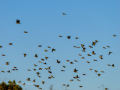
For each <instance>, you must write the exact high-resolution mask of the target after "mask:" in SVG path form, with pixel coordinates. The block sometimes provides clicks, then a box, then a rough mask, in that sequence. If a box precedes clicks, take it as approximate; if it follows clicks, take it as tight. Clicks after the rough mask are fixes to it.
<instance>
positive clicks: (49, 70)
mask: <svg viewBox="0 0 120 90" xmlns="http://www.w3.org/2000/svg"><path fill="white" fill-rule="evenodd" d="M62 14H63V15H66V14H65V13H62ZM16 24H21V23H20V20H16ZM24 33H28V32H27V31H24ZM113 36H114V37H116V35H113ZM59 37H62V36H59ZM67 38H68V39H70V38H71V36H67ZM75 39H78V37H75ZM96 43H98V41H97V40H95V41H94V42H92V45H91V46H90V45H89V48H93V46H95V45H96ZM9 45H12V43H9ZM38 47H42V45H38ZM73 47H74V48H80V47H77V46H73ZM81 47H82V49H83V50H82V52H86V51H85V50H86V48H85V45H83V44H81ZM0 48H3V46H0ZM48 48H51V47H49V46H48ZM103 48H104V49H106V47H103ZM107 48H110V46H107ZM44 51H45V52H47V51H48V50H46V49H45V50H44ZM51 51H52V52H54V51H56V49H54V48H52V50H51ZM111 53H112V52H108V55H110V54H111ZM91 54H93V55H96V53H95V51H92V52H91ZM91 54H87V56H91ZM23 55H24V57H26V56H27V54H26V53H24V54H23ZM78 55H79V56H81V59H85V57H82V55H81V54H78ZM2 56H6V55H5V54H2ZM34 57H38V55H37V54H35V56H34ZM48 58H49V57H45V59H46V60H47V59H48ZM99 58H100V59H103V55H100V56H99ZM45 59H43V58H42V59H41V61H39V63H42V61H44V60H45ZM93 61H97V60H95V59H94V60H93ZM66 62H70V61H69V60H66ZM74 62H78V61H77V60H74ZM56 63H61V61H59V60H56ZM87 63H90V62H89V61H87ZM43 64H47V63H46V62H45V63H43ZM70 64H74V63H73V62H70ZM6 65H9V62H6ZM34 66H35V67H36V66H37V65H36V64H34ZM108 66H112V67H114V64H112V65H110V64H108ZM62 67H63V68H66V66H62ZM42 69H43V68H39V70H42ZM45 69H46V70H48V73H50V74H52V71H51V67H48V68H45ZM12 70H13V71H14V70H18V69H17V67H13V69H12ZM27 70H28V71H31V70H30V69H27ZM33 70H34V71H36V69H33ZM89 70H93V69H91V68H90V69H89ZM61 71H62V72H63V71H65V70H61ZM77 71H78V70H77V69H76V68H75V69H74V70H73V72H74V73H77ZM94 71H95V73H97V72H98V71H97V70H94ZM1 72H3V73H4V72H5V71H1ZM7 72H8V73H10V70H9V71H7ZM101 72H102V73H104V71H101ZM36 74H37V76H38V77H41V76H40V75H39V74H40V73H39V72H36ZM82 75H86V74H82ZM97 75H98V76H100V75H101V74H99V73H97ZM51 78H54V76H53V75H50V76H49V77H48V79H51ZM79 78H80V77H79V76H78V75H76V76H73V79H77V81H80V79H79ZM73 79H71V80H70V81H71V82H72V81H73ZM26 80H27V81H31V80H30V78H27V79H26ZM32 82H36V81H35V79H34V80H33V81H32ZM41 82H42V84H45V81H41ZM18 83H21V81H19V82H18ZM22 85H25V83H23V84H22ZM34 86H35V87H37V88H39V89H42V88H41V87H40V86H39V85H35V84H34ZM63 86H66V87H69V84H67V85H65V84H63ZM79 87H83V86H79ZM106 90H107V88H106Z"/></svg>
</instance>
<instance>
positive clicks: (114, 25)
mask: <svg viewBox="0 0 120 90" xmlns="http://www.w3.org/2000/svg"><path fill="white" fill-rule="evenodd" d="M119 3H120V1H119V0H114V1H113V0H97V1H96V0H35V1H33V0H20V1H15V0H14V1H9V0H1V1H0V12H1V13H0V45H1V46H3V48H0V55H1V56H0V69H1V70H4V71H5V73H2V72H1V73H0V82H2V81H3V80H4V81H5V82H7V81H8V80H14V79H15V80H16V81H17V82H18V81H21V83H22V84H23V83H26V84H27V83H28V84H27V85H25V86H23V85H21V86H22V87H23V89H24V90H38V89H37V88H36V87H35V86H33V85H32V84H37V85H40V87H41V88H43V90H48V88H49V87H50V85H51V84H52V85H54V86H53V88H54V89H56V90H63V89H65V87H63V86H62V85H63V84H66V85H67V84H69V85H70V87H68V88H66V89H69V90H79V89H81V90H103V89H102V87H101V85H104V86H105V87H106V88H109V90H120V86H119V83H120V78H119V76H120V72H119V69H120V65H119V64H120V60H119V52H118V51H119V50H120V47H119V46H120V42H119V39H120V27H119V25H120V12H119V10H120V6H119ZM62 13H66V14H67V15H62ZM16 19H19V20H20V22H21V24H16V23H15V22H16ZM24 31H27V32H28V33H24ZM114 34H115V35H117V36H116V37H113V35H114ZM59 35H61V36H63V37H59ZM67 36H71V39H67ZM75 37H79V39H75ZM95 40H98V41H99V42H98V43H97V44H96V46H93V48H89V47H88V46H89V45H92V41H95ZM9 43H13V45H11V46H10V45H8V44H9ZM81 44H84V45H85V48H86V52H82V47H81ZM38 45H42V47H38ZM107 45H108V46H110V48H107V47H106V46H107ZM47 46H50V47H51V48H55V49H56V51H55V52H51V49H49V48H47ZM73 46H79V47H80V48H74V47H73ZM102 47H106V49H103V48H102ZM45 49H47V50H48V52H44V50H45ZM93 50H94V51H95V53H96V55H92V51H93ZM109 51H111V52H113V53H112V54H111V55H108V52H109ZM23 53H26V54H27V56H26V57H24V56H23ZM2 54H5V55H6V56H5V57H3V56H2ZM35 54H38V58H35V57H34V55H35ZM78 54H81V55H82V56H84V57H85V59H81V57H80V56H78ZM87 54H91V55H92V56H91V57H89V56H87ZM99 55H103V60H101V59H100V58H99ZM45 56H48V57H49V58H48V60H46V61H44V62H46V63H47V65H44V64H42V63H39V62H38V61H40V59H41V58H45ZM57 59H58V60H60V61H61V64H57V63H56V60H57ZM94 59H96V60H98V61H97V62H94V61H93V60H94ZM66 60H70V61H73V62H74V60H77V61H78V62H74V64H73V65H71V64H70V63H68V62H66ZM86 61H90V63H89V64H88V63H87V62H86ZM6 62H10V65H5V63H6ZM33 64H37V65H38V66H37V67H35V66H34V65H33ZM107 64H114V65H115V67H111V66H110V67H109V66H107ZM63 65H65V66H66V68H65V69H64V68H63V67H62V66H63ZM14 66H16V67H17V68H18V70H19V71H11V73H7V72H6V71H8V70H12V69H13V67H14ZM49 66H51V71H52V75H53V76H54V77H55V78H52V79H48V76H50V75H51V74H49V73H48V71H46V70H45V69H44V68H47V67H49ZM40 67H41V68H43V70H40V71H39V70H38V69H39V68H40ZM34 68H36V69H37V71H39V72H40V73H41V74H40V76H41V78H39V77H37V75H36V72H37V71H33V69H34ZM75 68H76V69H78V72H77V73H74V72H73V70H74V69H75ZM89 68H92V69H93V70H92V71H90V70H89ZM27 69H31V70H32V71H30V72H29V71H27ZM62 69H64V70H65V72H61V71H60V70H62ZM94 70H98V73H100V74H101V76H100V77H98V76H97V73H95V71H94ZM102 70H103V71H104V72H105V73H101V72H100V71H102ZM84 73H85V74H86V75H85V76H83V75H82V74H84ZM76 75H79V77H80V80H81V81H77V80H76V79H74V81H73V82H70V79H72V78H73V76H76ZM27 78H31V81H27V80H26V79H27ZM33 79H36V82H35V83H33V82H32V80H33ZM41 81H45V82H46V83H45V84H44V85H43V84H42V82H41ZM80 85H82V86H83V87H82V88H80V87H79V86H80ZM98 87H101V88H98Z"/></svg>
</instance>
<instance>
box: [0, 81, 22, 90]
mask: <svg viewBox="0 0 120 90" xmlns="http://www.w3.org/2000/svg"><path fill="white" fill-rule="evenodd" d="M0 90H23V89H22V87H21V86H19V85H17V84H16V82H15V80H13V82H12V81H8V84H6V83H5V82H4V81H3V82H2V83H0Z"/></svg>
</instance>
